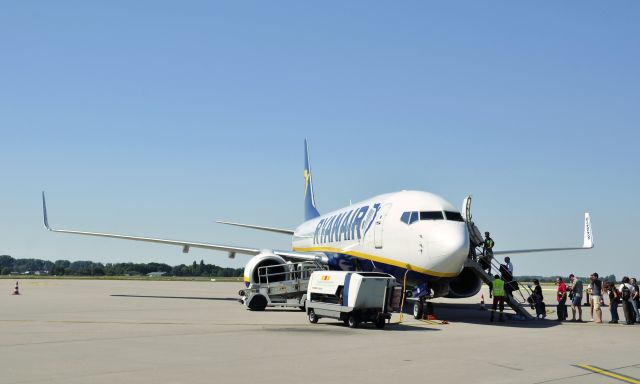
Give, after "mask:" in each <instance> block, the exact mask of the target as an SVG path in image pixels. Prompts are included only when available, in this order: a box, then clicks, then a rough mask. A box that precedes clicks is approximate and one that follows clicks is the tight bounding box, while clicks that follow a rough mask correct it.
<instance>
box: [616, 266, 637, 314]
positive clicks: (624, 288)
mask: <svg viewBox="0 0 640 384" xmlns="http://www.w3.org/2000/svg"><path fill="white" fill-rule="evenodd" d="M618 289H619V291H620V301H621V302H622V311H623V312H624V319H625V320H626V322H627V325H631V324H635V323H636V313H635V311H634V310H633V306H632V305H631V289H632V287H631V284H630V283H629V278H628V277H627V276H625V277H623V278H622V284H620V287H619V288H618Z"/></svg>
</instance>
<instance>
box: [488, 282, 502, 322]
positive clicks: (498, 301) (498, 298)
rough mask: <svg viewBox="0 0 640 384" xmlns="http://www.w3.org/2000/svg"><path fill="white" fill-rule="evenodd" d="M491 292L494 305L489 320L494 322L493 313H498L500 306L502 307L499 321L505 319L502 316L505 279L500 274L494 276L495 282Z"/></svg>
mask: <svg viewBox="0 0 640 384" xmlns="http://www.w3.org/2000/svg"><path fill="white" fill-rule="evenodd" d="M491 293H492V294H493V307H492V310H491V318H490V319H489V321H492V322H493V315H494V314H495V313H496V310H497V309H498V306H499V307H500V317H499V318H498V321H504V319H503V318H502V312H504V299H505V291H504V280H502V279H501V278H500V275H495V276H494V280H493V284H492V285H491Z"/></svg>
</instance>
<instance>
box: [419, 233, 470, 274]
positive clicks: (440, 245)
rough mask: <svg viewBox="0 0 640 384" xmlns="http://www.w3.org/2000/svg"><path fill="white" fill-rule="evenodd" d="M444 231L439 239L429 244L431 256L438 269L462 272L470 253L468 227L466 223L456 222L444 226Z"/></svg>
mask: <svg viewBox="0 0 640 384" xmlns="http://www.w3.org/2000/svg"><path fill="white" fill-rule="evenodd" d="M451 224H453V223H451ZM443 232H444V233H443V234H442V236H438V240H437V241H435V242H432V243H430V244H429V256H431V260H432V261H434V262H435V263H436V265H437V269H438V270H441V271H448V272H454V273H457V272H460V270H462V266H463V265H464V262H465V260H466V259H467V256H468V255H469V233H468V232H467V227H466V225H465V224H464V223H455V224H454V225H452V226H450V227H449V228H443Z"/></svg>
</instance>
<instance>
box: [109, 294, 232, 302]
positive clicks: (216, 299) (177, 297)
mask: <svg viewBox="0 0 640 384" xmlns="http://www.w3.org/2000/svg"><path fill="white" fill-rule="evenodd" d="M109 296H111V297H139V298H143V299H181V300H214V301H238V299H236V298H231V297H189V296H148V295H109Z"/></svg>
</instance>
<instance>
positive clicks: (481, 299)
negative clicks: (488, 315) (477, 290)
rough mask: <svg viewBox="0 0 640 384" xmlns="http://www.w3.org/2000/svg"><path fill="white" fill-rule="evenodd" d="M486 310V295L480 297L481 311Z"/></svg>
mask: <svg viewBox="0 0 640 384" xmlns="http://www.w3.org/2000/svg"><path fill="white" fill-rule="evenodd" d="M485 309H486V308H485V307H484V293H483V294H482V296H480V310H481V311H484V310H485Z"/></svg>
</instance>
